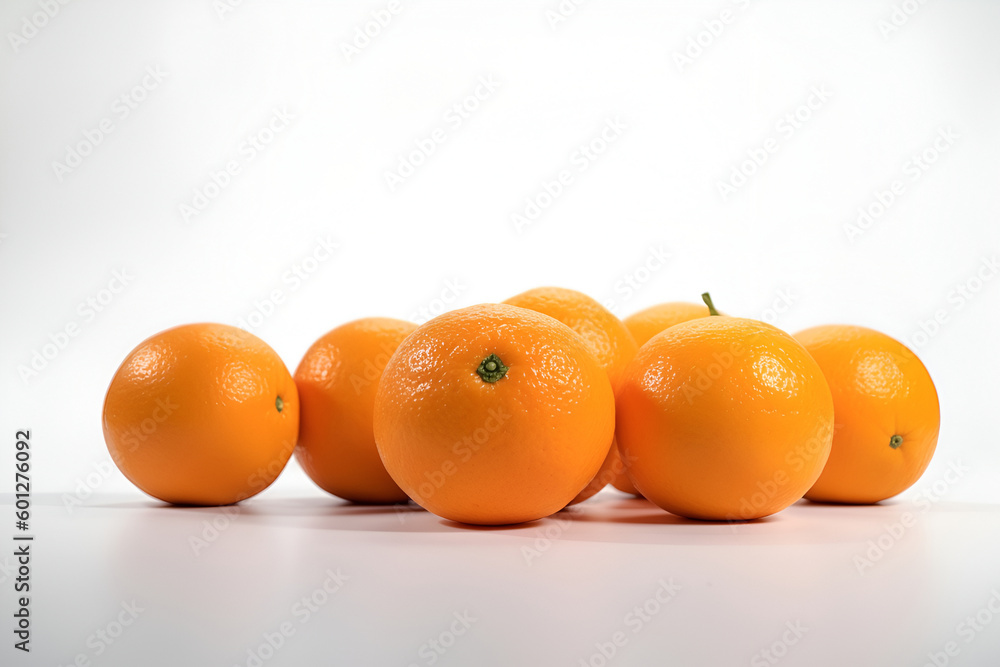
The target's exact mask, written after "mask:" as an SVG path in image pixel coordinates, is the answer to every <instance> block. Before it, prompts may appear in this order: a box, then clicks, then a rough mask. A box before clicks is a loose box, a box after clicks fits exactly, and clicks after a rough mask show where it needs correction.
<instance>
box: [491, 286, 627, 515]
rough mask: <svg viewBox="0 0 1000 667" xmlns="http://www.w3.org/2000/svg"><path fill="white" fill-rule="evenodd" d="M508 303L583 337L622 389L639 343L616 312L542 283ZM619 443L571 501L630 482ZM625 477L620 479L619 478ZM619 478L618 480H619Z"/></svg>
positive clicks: (590, 300)
mask: <svg viewBox="0 0 1000 667" xmlns="http://www.w3.org/2000/svg"><path fill="white" fill-rule="evenodd" d="M504 303H507V304H510V305H512V306H518V307H519V308H527V309H529V310H534V311H537V312H539V313H543V314H545V315H548V316H549V317H553V318H555V319H557V320H559V321H560V322H562V323H563V324H565V325H566V326H568V327H569V328H570V329H572V330H573V331H575V332H576V333H577V334H579V335H580V336H582V337H583V339H584V341H586V343H587V346H588V347H589V349H590V351H591V352H592V353H593V354H594V356H595V357H597V360H598V361H599V362H600V364H601V366H603V367H604V370H605V371H607V374H608V378H609V379H610V380H611V388H612V389H613V390H615V391H617V390H618V385H619V383H620V381H621V376H622V373H624V372H625V367H626V366H627V365H628V362H629V361H631V360H632V357H634V356H635V352H636V350H637V349H638V346H637V345H636V343H635V339H634V338H632V334H630V333H629V331H628V329H627V328H626V327H625V325H624V324H623V323H622V321H621V320H619V319H618V318H617V317H615V315H614V313H612V312H611V311H610V310H608V309H607V308H605V307H604V306H602V305H601V304H600V303H598V302H597V301H595V300H594V299H592V298H590V297H589V296H587V295H586V294H583V293H581V292H577V291H575V290H571V289H565V288H562V287H539V288H537V289H532V290H528V291H527V292H522V293H521V294H518V295H517V296H513V297H511V298H509V299H507V300H506V301H504ZM614 449H616V445H615V444H614V441H613V440H612V442H611V445H610V449H609V451H608V455H607V457H606V458H605V461H604V464H603V465H602V466H601V470H600V471H599V473H598V474H597V475H596V476H595V477H594V479H592V480H591V481H590V483H589V484H587V486H586V487H585V488H584V489H583V491H581V492H580V493H579V494H578V495H577V496H576V497H575V498H573V501H572V502H571V503H570V504H574V503H578V502H581V501H583V500H586V499H587V498H590V497H591V496H593V495H594V494H596V493H597V492H598V491H600V490H601V489H603V488H604V487H605V486H606V485H607V484H608V483H609V482H611V483H613V484H615V486H618V484H627V478H626V477H625V473H624V468H623V467H622V465H621V461H620V458H619V456H618V453H617V451H611V450H614ZM619 479H621V480H624V481H622V482H618V481H617V480H619ZM616 482H617V483H616Z"/></svg>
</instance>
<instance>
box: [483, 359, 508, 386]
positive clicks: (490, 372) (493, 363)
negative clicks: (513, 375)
mask: <svg viewBox="0 0 1000 667" xmlns="http://www.w3.org/2000/svg"><path fill="white" fill-rule="evenodd" d="M476 373H478V374H479V377H480V378H482V380H483V382H489V383H490V384H493V383H494V382H496V381H497V380H499V379H500V378H502V377H503V376H505V375H507V367H506V366H504V365H503V362H502V361H500V357H498V356H497V355H495V354H491V355H489V356H488V357H486V358H485V359H483V360H482V361H481V362H480V363H479V368H477V369H476Z"/></svg>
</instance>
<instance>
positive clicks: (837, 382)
mask: <svg viewBox="0 0 1000 667" xmlns="http://www.w3.org/2000/svg"><path fill="white" fill-rule="evenodd" d="M795 338H796V339H798V341H799V342H800V343H802V344H803V345H804V346H805V348H806V349H807V350H809V353H810V354H812V356H813V358H814V359H816V362H817V363H818V364H819V366H820V368H822V369H823V373H824V374H825V375H826V380H827V382H828V383H829V385H830V391H831V392H832V393H833V415H834V421H835V427H834V435H833V449H832V450H831V451H830V460H829V461H827V463H826V467H825V468H823V474H821V475H820V476H819V479H818V480H816V483H815V484H814V485H813V487H812V488H811V489H809V491H808V492H807V493H806V498H809V499H810V500H819V501H829V502H840V503H876V502H878V501H880V500H885V499H886V498H891V497H892V496H895V495H896V494H898V493H901V492H902V491H904V490H906V489H908V488H909V487H910V486H911V485H913V483H914V482H916V481H917V480H918V479H919V478H920V476H921V475H922V474H923V473H924V470H926V469H927V465H928V464H929V463H930V461H931V456H933V454H934V449H935V447H936V446H937V439H938V430H939V428H940V426H941V411H940V407H939V405H938V396H937V391H936V390H935V388H934V382H933V381H932V380H931V376H930V374H929V373H928V372H927V369H926V368H925V367H924V365H923V364H922V363H920V360H919V359H918V358H917V357H916V355H915V354H913V352H911V351H910V350H909V349H908V348H907V347H906V346H905V345H903V344H902V343H900V342H899V341H897V340H895V339H894V338H890V337H889V336H886V335H885V334H882V333H879V332H878V331H874V330H872V329H867V328H865V327H856V326H846V325H828V326H821V327H813V328H811V329H806V330H805V331H800V332H799V333H797V334H796V335H795Z"/></svg>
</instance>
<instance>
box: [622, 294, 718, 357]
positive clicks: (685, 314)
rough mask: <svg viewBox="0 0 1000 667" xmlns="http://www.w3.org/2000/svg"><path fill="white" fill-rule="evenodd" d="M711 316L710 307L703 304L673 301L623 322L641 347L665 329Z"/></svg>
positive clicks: (646, 310) (634, 314) (647, 309)
mask: <svg viewBox="0 0 1000 667" xmlns="http://www.w3.org/2000/svg"><path fill="white" fill-rule="evenodd" d="M710 314H711V313H709V310H708V306H706V305H705V304H703V303H699V304H695V303H687V302H685V301H671V302H669V303H659V304H657V305H655V306H650V307H649V308H646V309H645V310H640V311H639V312H638V313H632V314H631V315H629V316H628V317H626V318H625V319H624V320H622V321H623V322H624V323H625V326H626V327H628V330H629V332H631V334H632V336H633V337H634V338H635V342H636V344H637V345H639V346H640V347H641V346H642V345H644V344H645V343H646V341H647V340H649V339H650V338H652V337H653V336H655V335H656V334H658V333H660V332H661V331H663V330H664V329H668V328H670V327H672V326H674V325H675V324H680V323H681V322H687V321H688V320H695V319H698V318H699V317H708V316H709V315H710Z"/></svg>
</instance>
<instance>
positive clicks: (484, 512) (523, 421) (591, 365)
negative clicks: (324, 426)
mask: <svg viewBox="0 0 1000 667" xmlns="http://www.w3.org/2000/svg"><path fill="white" fill-rule="evenodd" d="M374 424H375V442H376V443H377V444H378V451H379V455H380V456H381V457H382V462H383V463H384V464H385V468H386V470H388V471H389V474H390V475H391V476H392V478H393V479H394V480H395V481H396V483H397V484H399V486H400V488H401V489H403V491H405V492H406V493H407V495H409V496H410V498H412V499H413V500H414V501H415V502H417V503H418V504H420V505H421V506H423V507H424V508H426V509H428V510H430V511H431V512H434V513H435V514H437V515H439V516H442V517H445V518H447V519H451V520H454V521H461V522H464V523H473V524H508V523H519V522H522V521H532V520H534V519H540V518H542V517H545V516H548V515H550V514H552V513H554V512H557V511H559V510H560V509H562V508H563V507H565V506H566V504H567V503H568V502H569V501H570V500H572V499H573V496H575V495H576V494H577V493H579V491H580V489H582V488H583V487H584V486H585V485H586V484H587V482H588V481H590V480H591V479H592V478H593V477H594V475H595V473H596V472H597V470H598V468H599V467H600V465H601V462H602V461H603V460H604V458H605V456H606V455H607V452H608V443H609V442H611V435H612V432H613V430H614V394H613V392H612V391H611V385H610V383H609V382H608V377H607V374H606V373H605V372H604V370H603V368H601V365H600V364H599V363H598V362H597V360H596V359H595V358H594V357H593V355H592V354H591V353H590V351H589V350H588V349H587V346H586V345H585V344H584V342H583V341H582V340H581V339H580V337H579V336H577V335H576V334H574V333H573V332H572V331H571V330H570V329H569V328H568V327H566V326H564V325H562V324H560V323H559V322H557V321H555V320H553V319H552V318H550V317H546V316H544V315H541V314H539V313H535V312H532V311H530V310H525V309H523V308H515V307H513V306H506V305H502V304H484V305H479V306H472V307H470V308H463V309H460V310H455V311H452V312H449V313H445V314H444V315H440V316H438V317H436V318H434V319H433V320H431V321H430V322H427V323H426V324H423V325H421V326H420V327H418V328H417V330H416V331H414V332H413V333H412V334H410V336H409V337H408V338H406V340H404V341H403V342H402V343H401V344H400V346H399V349H398V350H396V353H395V354H394V355H393V356H392V359H390V360H389V363H388V365H387V366H386V368H385V371H384V372H383V374H382V379H381V381H380V382H379V387H378V392H377V393H376V396H375V419H374Z"/></svg>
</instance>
